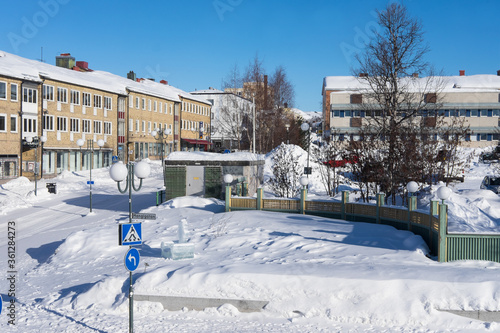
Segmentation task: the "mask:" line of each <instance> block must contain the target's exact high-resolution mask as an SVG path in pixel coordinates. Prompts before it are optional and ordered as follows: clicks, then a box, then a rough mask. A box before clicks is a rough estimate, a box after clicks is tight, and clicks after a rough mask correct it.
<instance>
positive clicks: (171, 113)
mask: <svg viewBox="0 0 500 333" xmlns="http://www.w3.org/2000/svg"><path fill="white" fill-rule="evenodd" d="M170 114H172V104H170Z"/></svg>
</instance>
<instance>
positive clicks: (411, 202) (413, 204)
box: [408, 195, 417, 231]
mask: <svg viewBox="0 0 500 333" xmlns="http://www.w3.org/2000/svg"><path fill="white" fill-rule="evenodd" d="M415 209H417V197H416V196H415V195H412V196H408V230H409V231H411V212H412V211H414V210H415Z"/></svg>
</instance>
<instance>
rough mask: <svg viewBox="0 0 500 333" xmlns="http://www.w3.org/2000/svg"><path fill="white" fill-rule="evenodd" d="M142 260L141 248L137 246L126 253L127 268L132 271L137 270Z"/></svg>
mask: <svg viewBox="0 0 500 333" xmlns="http://www.w3.org/2000/svg"><path fill="white" fill-rule="evenodd" d="M140 260H141V256H140V255H139V250H137V249H135V248H131V249H129V250H128V251H127V253H126V254H125V268H126V269H127V270H128V271H130V272H133V271H135V270H136V269H137V267H138V266H139V261H140Z"/></svg>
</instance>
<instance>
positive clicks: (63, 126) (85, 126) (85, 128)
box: [43, 115, 113, 135]
mask: <svg viewBox="0 0 500 333" xmlns="http://www.w3.org/2000/svg"><path fill="white" fill-rule="evenodd" d="M103 124H104V127H103ZM80 125H81V126H80ZM68 126H69V127H68ZM43 129H44V130H47V131H54V130H57V131H59V132H68V129H69V132H73V133H79V132H80V131H81V132H82V133H94V134H106V135H111V134H113V133H112V129H113V124H112V123H111V122H109V121H104V122H103V121H101V120H90V119H79V118H70V119H69V123H68V118H67V117H54V116H52V115H45V116H43ZM103 130H104V132H103Z"/></svg>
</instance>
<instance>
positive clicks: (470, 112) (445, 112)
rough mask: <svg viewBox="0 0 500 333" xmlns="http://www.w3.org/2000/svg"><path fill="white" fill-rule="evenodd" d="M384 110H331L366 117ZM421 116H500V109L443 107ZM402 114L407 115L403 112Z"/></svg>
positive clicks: (340, 114) (341, 115)
mask: <svg viewBox="0 0 500 333" xmlns="http://www.w3.org/2000/svg"><path fill="white" fill-rule="evenodd" d="M381 115H382V111H379V110H376V111H368V110H367V111H364V110H363V111H362V110H331V113H330V117H337V118H349V117H357V118H365V117H370V116H381ZM417 115H418V116H421V117H434V116H436V115H438V116H441V117H500V109H453V110H449V109H441V110H420V111H419V112H418V113H417ZM401 116H403V117H404V116H406V113H402V114H401Z"/></svg>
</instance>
